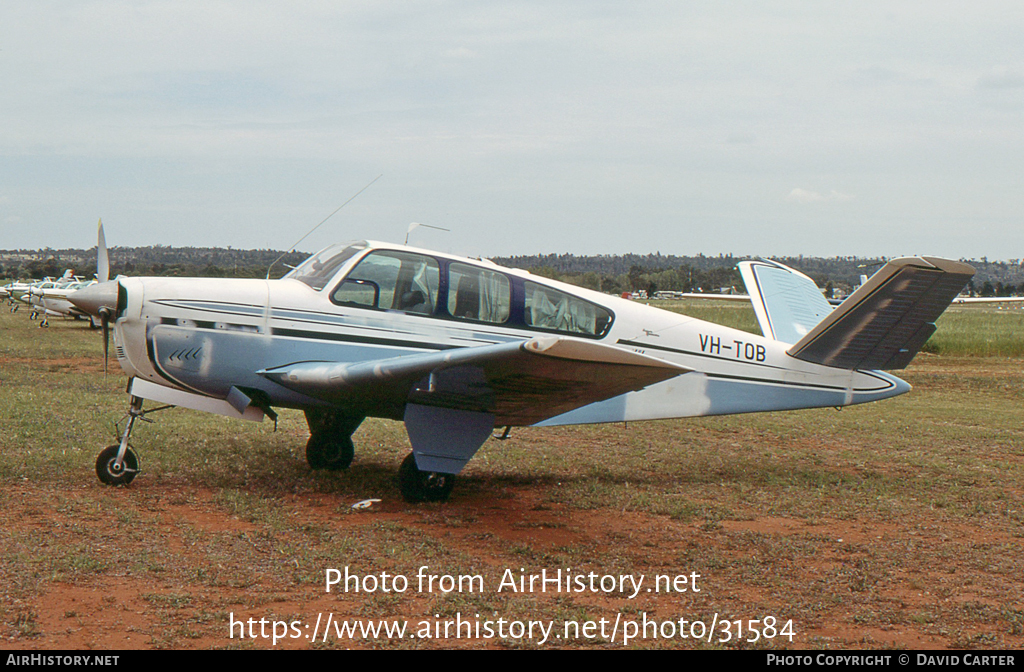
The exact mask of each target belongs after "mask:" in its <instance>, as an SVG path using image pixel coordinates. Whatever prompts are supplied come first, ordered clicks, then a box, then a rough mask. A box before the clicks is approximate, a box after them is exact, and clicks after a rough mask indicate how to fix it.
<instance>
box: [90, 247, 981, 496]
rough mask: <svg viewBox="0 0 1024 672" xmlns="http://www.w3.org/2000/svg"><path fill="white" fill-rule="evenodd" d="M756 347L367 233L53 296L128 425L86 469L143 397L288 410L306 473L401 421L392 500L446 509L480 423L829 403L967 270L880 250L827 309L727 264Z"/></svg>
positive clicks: (771, 277) (709, 327)
mask: <svg viewBox="0 0 1024 672" xmlns="http://www.w3.org/2000/svg"><path fill="white" fill-rule="evenodd" d="M740 268H741V272H742V275H743V277H744V281H745V283H746V285H747V292H748V294H749V295H750V297H751V300H752V302H753V304H754V307H755V311H756V314H757V318H758V321H759V324H760V326H761V329H762V331H763V333H764V335H763V336H759V335H755V334H751V333H747V332H745V331H739V330H736V329H731V328H728V327H724V326H721V325H718V324H712V323H708V322H703V321H701V320H697V319H693V318H690V317H686V316H684V315H679V314H676V313H672V312H668V311H664V310H660V309H658V308H653V307H649V306H646V305H642V304H639V303H636V302H633V301H628V300H624V299H621V298H618V297H613V296H608V295H605V294H601V293H598V292H594V291H588V290H586V289H581V288H579V287H575V286H571V285H567V284H563V283H559V282H556V281H553V280H549V279H547V278H542V277H537V276H534V275H531V274H530V273H528V272H525V271H519V270H513V269H508V268H503V267H500V266H497V265H495V264H493V263H491V262H489V261H485V260H480V259H468V258H462V257H457V256H452V255H449V254H441V253H438V252H431V251H428V250H423V249H418V248H414V247H408V246H405V245H392V244H387V243H379V242H373V241H361V242H356V243H351V244H343V245H334V246H331V247H328V248H326V249H324V250H322V251H320V252H318V253H317V254H315V255H313V256H312V257H310V258H309V259H308V260H306V261H305V262H304V263H302V264H301V265H300V266H298V267H296V268H295V269H293V270H292V271H291V272H289V273H288V274H287V275H286V276H285V277H283V278H282V279H280V280H248V279H226V280H225V279H209V278H152V277H145V278H144V277H130V278H127V277H119V278H117V279H115V280H114V281H110V282H106V283H101V284H97V285H93V286H92V287H89V288H87V289H84V290H81V291H79V292H77V293H76V294H74V295H72V296H71V297H70V299H71V301H72V302H73V303H75V305H77V306H78V307H80V308H81V309H83V310H85V311H86V312H89V313H91V314H93V315H97V316H100V317H101V318H102V319H103V322H104V335H105V336H104V338H106V333H107V329H106V326H107V323H108V322H111V323H113V326H114V329H113V331H114V343H115V353H116V357H117V361H118V363H119V364H120V365H121V368H122V369H124V371H125V372H126V373H127V374H128V376H129V377H130V382H129V385H128V390H127V391H128V393H129V394H130V395H131V401H130V410H129V416H128V417H129V419H128V423H127V424H126V426H125V428H124V430H123V432H122V434H121V436H120V442H119V443H118V444H114V445H112V446H109V447H108V448H106V449H105V450H103V451H102V452H101V453H100V455H99V458H98V459H97V462H96V470H97V474H98V476H99V478H100V480H101V481H103V482H104V483H107V484H112V485H120V484H127V483H129V482H131V481H132V479H133V478H135V476H136V474H137V473H138V471H139V460H138V457H137V455H136V454H135V451H134V450H133V449H132V447H131V446H130V445H129V437H130V435H131V431H132V427H133V425H134V422H135V420H136V419H137V418H139V417H143V416H144V415H145V414H146V413H149V412H152V410H159V409H152V410H146V411H144V410H143V400H145V399H149V400H152V401H154V402H158V403H161V404H169V405H175V406H183V407H186V408H192V409H197V410H201V411H209V412H213V413H220V414H223V415H227V416H232V417H236V418H242V419H247V420H262V419H263V418H264V416H269V417H271V418H276V417H277V416H276V413H275V411H274V409H275V408H282V407H283V408H295V409H302V410H303V411H304V412H305V415H306V419H307V423H308V425H309V430H310V438H309V441H308V443H307V445H306V459H307V461H308V463H309V465H310V467H312V468H313V469H331V470H337V469H345V468H347V467H348V466H349V464H350V463H351V461H352V459H353V455H354V450H355V449H354V445H353V442H352V438H351V437H352V434H353V432H355V431H356V429H357V428H358V427H359V424H360V423H361V422H362V421H363V419H364V418H366V417H380V418H390V419H394V420H401V421H403V422H404V423H405V427H406V430H407V431H408V434H409V439H410V442H411V444H412V453H411V454H410V455H409V456H408V457H406V458H405V461H404V462H403V463H402V466H401V468H400V470H399V481H400V485H401V492H402V495H403V496H404V498H405V499H406V500H408V501H413V502H417V501H440V500H445V499H447V498H448V496H449V494H450V492H451V490H452V485H453V480H454V476H455V475H456V474H458V473H459V472H460V471H461V470H462V468H463V466H464V465H465V464H466V462H467V461H469V459H470V458H472V457H473V455H474V454H475V453H476V452H477V450H478V449H479V448H480V447H481V445H482V444H483V443H484V441H485V440H486V439H487V438H488V437H489V436H491V435H492V432H494V430H495V428H500V427H506V431H508V429H507V428H509V427H512V426H551V425H570V424H582V423H606V422H621V421H629V420H645V419H655V418H681V417H694V416H705V415H721V414H730V413H750V412H757V411H778V410H791V409H801V408H812V407H828V406H835V407H839V406H847V405H851V404H861V403H864V402H869V401H876V400H879V399H885V398H888V397H893V396H896V395H898V394H903V393H905V392H907V391H909V390H910V385H908V384H907V383H906V382H904V381H902V380H900V379H899V378H897V377H895V376H893V375H891V374H889V373H886V372H885V371H884V370H885V369H900V368H903V367H905V366H906V365H907V364H908V363H909V362H910V360H911V359H912V358H913V357H914V355H915V354H916V353H917V351H918V350H919V349H920V347H921V346H922V345H923V344H924V342H925V341H926V340H927V339H928V337H929V336H930V335H931V334H932V332H934V330H935V325H934V322H935V320H936V318H938V316H939V315H940V314H941V313H942V311H943V310H945V308H946V307H947V306H948V305H949V303H950V302H951V301H952V300H953V298H954V297H956V296H957V294H958V293H959V291H960V289H961V288H962V287H963V286H964V285H965V284H966V283H967V281H968V280H969V279H970V278H971V277H972V276H973V274H974V269H972V268H971V267H970V266H967V265H966V264H963V263H960V262H956V261H949V260H945V259H937V258H931V257H909V258H901V259H894V260H892V261H890V262H888V263H887V264H886V265H885V266H884V267H883V268H881V269H880V270H879V271H878V272H876V273H875V274H874V275H873V276H872V277H871V278H870V279H869V280H868V282H866V283H865V284H864V285H863V286H862V287H860V288H859V289H858V290H857V291H856V292H854V293H853V294H852V295H851V296H850V297H849V298H848V299H847V300H846V301H844V302H843V303H842V304H841V305H840V306H838V307H837V308H835V309H833V307H832V306H831V305H829V303H828V301H827V300H826V299H825V298H824V297H823V296H822V293H821V291H820V290H819V289H818V287H816V286H815V284H814V282H813V281H811V280H810V278H808V277H807V276H805V275H803V274H802V273H799V272H797V271H794V270H793V269H790V268H788V267H786V266H783V265H782V264H778V263H774V262H767V261H748V262H742V263H741V265H740Z"/></svg>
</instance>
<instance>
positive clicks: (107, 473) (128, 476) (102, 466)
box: [96, 395, 171, 485]
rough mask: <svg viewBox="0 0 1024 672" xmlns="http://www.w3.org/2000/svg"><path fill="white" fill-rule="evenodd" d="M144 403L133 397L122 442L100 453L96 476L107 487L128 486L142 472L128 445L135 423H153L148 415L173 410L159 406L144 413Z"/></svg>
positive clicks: (135, 456) (137, 457)
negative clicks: (166, 409) (140, 421)
mask: <svg viewBox="0 0 1024 672" xmlns="http://www.w3.org/2000/svg"><path fill="white" fill-rule="evenodd" d="M142 403H143V399H142V397H136V396H134V395H132V399H131V403H130V404H129V406H128V415H127V416H126V417H127V418H128V424H127V425H125V428H124V432H122V433H121V440H120V442H119V443H115V444H114V445H112V446H107V447H106V448H104V449H103V450H102V451H100V454H99V457H97V458H96V475H97V476H99V478H100V480H101V481H102V482H103V483H105V484H106V485H128V484H129V483H131V482H132V480H134V478H135V475H136V474H138V473H139V472H140V471H141V469H139V456H138V455H136V454H135V451H134V450H133V449H132V447H131V446H130V445H128V439H129V437H131V435H132V429H133V428H134V427H135V421H136V420H144V421H145V422H153V421H152V420H150V419H148V418H147V417H146V415H148V414H149V413H156V412H157V411H162V410H164V409H165V408H171V406H169V405H168V406H158V407H156V408H151V409H149V410H148V411H144V410H142Z"/></svg>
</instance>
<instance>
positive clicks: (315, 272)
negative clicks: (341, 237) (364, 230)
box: [284, 244, 366, 292]
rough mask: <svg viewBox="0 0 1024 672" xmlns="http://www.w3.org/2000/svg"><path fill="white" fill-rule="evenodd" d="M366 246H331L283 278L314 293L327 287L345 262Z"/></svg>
mask: <svg viewBox="0 0 1024 672" xmlns="http://www.w3.org/2000/svg"><path fill="white" fill-rule="evenodd" d="M365 249H366V245H364V244H356V245H332V246H331V247H328V248H326V249H324V250H321V251H320V252H317V253H316V254H314V255H313V256H312V257H310V258H309V259H307V260H305V261H304V262H302V263H301V264H299V265H298V266H296V267H295V268H294V269H292V271H291V272H289V273H288V274H286V275H285V276H284V277H286V278H291V279H293V280H299V281H300V282H304V283H306V284H307V285H309V286H310V287H312V288H313V289H315V290H316V291H318V292H319V291H320V290H321V289H323V288H324V287H326V286H327V283H328V282H330V281H331V278H333V277H334V276H335V275H336V274H337V273H338V270H339V269H340V268H341V267H342V266H343V265H344V263H345V262H346V261H348V260H349V259H351V258H352V257H354V256H355V255H356V253H357V252H360V251H361V250H365Z"/></svg>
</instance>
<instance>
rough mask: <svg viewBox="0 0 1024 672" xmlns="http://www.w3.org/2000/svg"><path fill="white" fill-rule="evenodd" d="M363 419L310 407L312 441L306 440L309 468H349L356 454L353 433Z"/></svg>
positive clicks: (308, 413) (332, 469)
mask: <svg viewBox="0 0 1024 672" xmlns="http://www.w3.org/2000/svg"><path fill="white" fill-rule="evenodd" d="M362 422H363V417H362V416H351V415H344V414H342V413H338V412H336V411H325V410H320V409H309V410H307V411H306V424H308V425H309V441H308V442H307V443H306V462H307V463H309V468H310V469H327V470H328V471H341V470H344V469H348V467H349V465H350V464H352V458H353V457H355V454H356V450H355V445H354V444H353V443H352V434H353V432H355V431H356V430H357V429H359V425H360V424H361V423H362Z"/></svg>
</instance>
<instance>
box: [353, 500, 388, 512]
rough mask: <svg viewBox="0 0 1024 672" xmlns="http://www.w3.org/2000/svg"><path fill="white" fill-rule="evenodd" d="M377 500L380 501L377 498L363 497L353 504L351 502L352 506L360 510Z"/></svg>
mask: <svg viewBox="0 0 1024 672" xmlns="http://www.w3.org/2000/svg"><path fill="white" fill-rule="evenodd" d="M379 501H381V500H379V499H364V500H363V501H361V502H356V503H355V504H353V505H352V508H353V509H356V510H359V511H361V510H362V509H368V508H370V507H371V506H373V505H374V504H376V503H377V502H379Z"/></svg>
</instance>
